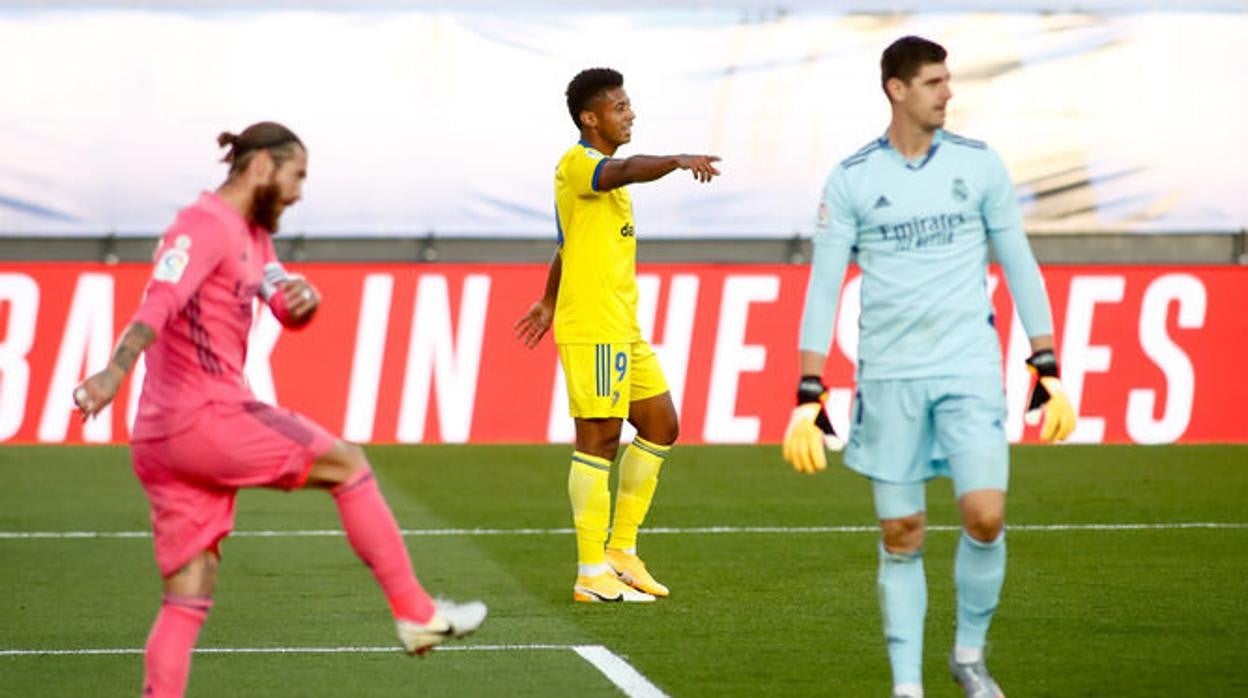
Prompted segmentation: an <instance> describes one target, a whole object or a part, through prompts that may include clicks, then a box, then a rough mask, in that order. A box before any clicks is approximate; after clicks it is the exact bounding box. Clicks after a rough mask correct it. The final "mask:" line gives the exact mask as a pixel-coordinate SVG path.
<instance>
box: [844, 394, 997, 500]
mask: <svg viewBox="0 0 1248 698" xmlns="http://www.w3.org/2000/svg"><path fill="white" fill-rule="evenodd" d="M850 416H851V419H852V420H853V426H852V428H851V429H850V437H849V444H848V446H846V449H845V464H846V465H847V466H849V467H850V468H852V469H853V470H856V471H857V472H859V473H861V474H863V475H865V476H867V477H869V478H871V479H872V480H873V481H875V482H876V484H877V487H876V510H877V513H878V514H879V515H880V518H899V517H902V516H908V515H910V514H914V513H917V512H919V511H923V510H924V500H923V496H922V490H923V488H922V486H921V485H922V484H923V483H924V482H926V481H928V480H930V479H932V478H934V477H937V476H942V477H950V478H952V479H953V489H954V493H955V495H956V496H958V497H961V496H962V495H963V494H964V493H966V492H970V491H972V490H980V489H993V490H1002V491H1004V490H1005V489H1006V488H1007V485H1008V484H1009V480H1010V455H1009V444H1008V442H1007V441H1006V437H1005V390H1004V389H1003V387H1002V383H1001V376H1000V375H997V374H993V375H987V376H959V377H946V378H921V379H920V378H915V379H900V380H865V381H860V382H859V383H858V391H857V393H855V395H854V404H853V407H852V411H851V414H850ZM909 485H919V487H917V488H915V487H907V486H909ZM916 490H917V494H916ZM916 507H917V508H916ZM886 513H887V514H888V515H887V516H886V515H885V514H886Z"/></svg>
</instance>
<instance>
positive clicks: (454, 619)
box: [395, 599, 487, 655]
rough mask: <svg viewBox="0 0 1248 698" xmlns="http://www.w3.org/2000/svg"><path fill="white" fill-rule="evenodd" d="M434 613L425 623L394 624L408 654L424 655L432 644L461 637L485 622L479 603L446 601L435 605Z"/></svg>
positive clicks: (483, 610) (438, 601)
mask: <svg viewBox="0 0 1248 698" xmlns="http://www.w3.org/2000/svg"><path fill="white" fill-rule="evenodd" d="M434 606H435V608H436V609H437V610H435V611H434V613H433V618H431V619H429V622H428V623H417V622H416V621H411V620H398V621H395V627H396V629H397V630H398V632H399V641H400V642H402V643H403V649H404V650H406V651H407V653H408V654H412V655H417V654H418V655H424V654H425V653H427V652H428V651H429V650H431V649H433V646H434V645H438V644H441V643H443V642H446V641H447V640H455V639H458V638H461V637H463V636H465V635H467V634H469V633H471V632H472V631H474V630H476V629H477V628H479V627H481V624H482V623H483V622H485V614H486V612H487V609H486V607H485V604H483V603H481V602H480V601H467V602H465V603H455V602H454V601H447V600H445V599H438V600H437V601H435V602H434Z"/></svg>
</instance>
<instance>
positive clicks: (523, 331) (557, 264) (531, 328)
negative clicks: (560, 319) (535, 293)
mask: <svg viewBox="0 0 1248 698" xmlns="http://www.w3.org/2000/svg"><path fill="white" fill-rule="evenodd" d="M561 276H563V257H562V256H561V255H560V254H559V253H558V252H556V253H555V258H554V259H552V260H551V261H550V271H548V272H547V273H546V292H545V293H544V294H543V295H542V298H541V300H539V301H537V302H536V303H534V304H533V305H530V306H529V309H528V311H526V312H525V313H524V315H521V316H520V319H519V320H516V324H515V326H514V327H513V329H514V330H515V332H516V339H518V340H520V341H521V342H524V346H526V347H528V348H530V349H532V348H533V347H535V346H537V343H538V342H540V341H541V339H542V337H544V336H546V331H547V330H549V329H550V325H551V323H553V322H554V320H555V301H557V300H558V299H559V279H560V277H561Z"/></svg>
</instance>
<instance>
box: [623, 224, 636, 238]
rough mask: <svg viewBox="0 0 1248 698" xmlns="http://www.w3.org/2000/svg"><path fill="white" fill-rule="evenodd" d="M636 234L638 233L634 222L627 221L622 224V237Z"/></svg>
mask: <svg viewBox="0 0 1248 698" xmlns="http://www.w3.org/2000/svg"><path fill="white" fill-rule="evenodd" d="M634 235H636V231H635V230H634V229H633V224H632V223H625V224H624V225H622V226H620V237H625V238H631V237H633V236H634Z"/></svg>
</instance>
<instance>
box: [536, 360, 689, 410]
mask: <svg viewBox="0 0 1248 698" xmlns="http://www.w3.org/2000/svg"><path fill="white" fill-rule="evenodd" d="M559 361H560V363H562V364H563V376H564V378H565V379H566V380H567V383H568V411H569V412H571V413H572V416H573V417H577V418H581V419H598V418H604V417H620V418H627V417H628V406H629V403H632V402H636V401H638V400H645V399H646V398H650V397H654V396H655V395H662V394H663V393H665V392H667V379H666V378H664V377H663V369H662V368H660V367H659V357H658V356H657V355H655V353H654V349H652V348H651V347H650V345H649V344H648V343H646V342H633V343H626V344H560V345H559Z"/></svg>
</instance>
